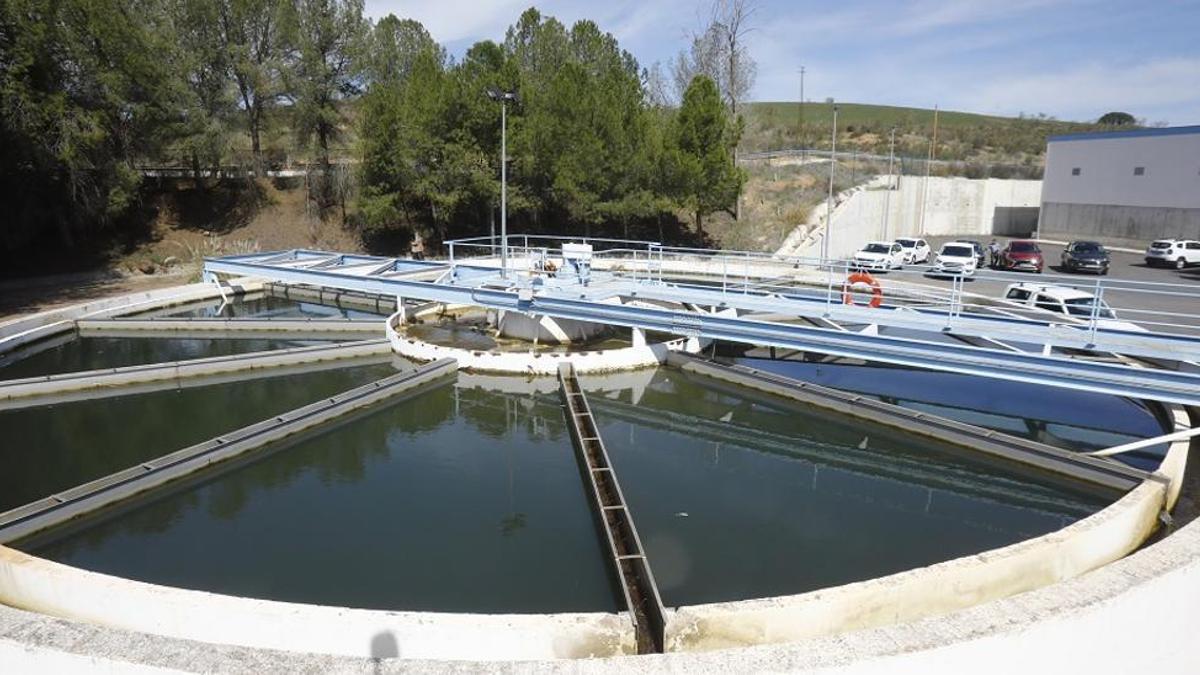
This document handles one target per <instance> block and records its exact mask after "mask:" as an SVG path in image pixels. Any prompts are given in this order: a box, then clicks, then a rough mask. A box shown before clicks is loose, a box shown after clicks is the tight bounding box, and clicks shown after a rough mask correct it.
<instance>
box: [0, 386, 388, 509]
mask: <svg viewBox="0 0 1200 675" xmlns="http://www.w3.org/2000/svg"><path fill="white" fill-rule="evenodd" d="M393 372H395V370H394V368H393V367H392V366H390V365H375V366H355V367H346V368H340V369H336V370H326V371H320V372H316V373H304V374H296V375H283V376H279V377H266V378H261V379H254V380H249V381H242V382H231V383H227V384H215V385H209V386H204V387H196V388H189V389H178V390H173V391H171V390H168V391H160V392H154V393H147V394H134V395H130V396H119V397H110V398H102V399H90V400H84V401H75V402H71V403H63V404H59V405H47V406H40V407H36V408H28V409H23V410H5V411H0V439H3V442H2V443H0V466H3V467H4V471H0V510H7V509H10V508H14V507H16V506H20V505H21V504H25V503H28V502H30V501H33V500H35V499H41V498H42V497H46V496H47V495H50V494H52V493H54V492H57V491H60V490H65V489H68V488H71V487H73V486H75V485H78V484H80V483H83V482H86V481H90V480H94V479H96V478H100V477H101V476H105V475H108V474H110V473H113V472H115V471H119V470H121V469H125V468H128V467H130V466H135V465H137V464H139V463H141V462H145V461H148V460H150V459H154V458H156V457H160V456H162V455H164V454H166V453H168V452H171V451H174V450H178V449H180V448H184V447H187V446H189V445H192V444H195V443H199V442H201V441H205V440H208V439H210V438H213V437H214V436H218V435H220V434H222V433H225V432H227V431H232V430H233V429H238V428H240V427H243V426H246V425H249V424H253V423H254V422H258V421H261V420H263V419H266V418H268V417H270V416H272V415H278V414H279V413H282V412H286V411H288V410H292V409H294V408H298V407H300V406H302V405H305V404H308V403H311V402H313V401H315V400H318V399H320V398H324V397H326V396H332V395H333V394H337V393H340V392H342V391H345V390H347V389H352V388H354V387H356V386H360V385H363V384H366V383H368V382H371V381H374V380H376V379H379V378H380V377H385V376H386V375H388V374H390V373H393Z"/></svg>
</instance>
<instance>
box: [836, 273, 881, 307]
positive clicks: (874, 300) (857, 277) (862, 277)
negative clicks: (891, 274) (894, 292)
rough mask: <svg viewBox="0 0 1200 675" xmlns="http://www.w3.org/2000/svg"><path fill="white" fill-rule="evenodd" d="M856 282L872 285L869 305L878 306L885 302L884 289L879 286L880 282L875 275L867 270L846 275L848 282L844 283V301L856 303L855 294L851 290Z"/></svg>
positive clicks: (851, 303)
mask: <svg viewBox="0 0 1200 675" xmlns="http://www.w3.org/2000/svg"><path fill="white" fill-rule="evenodd" d="M855 284H868V285H870V286H871V300H870V301H869V302H867V306H868V307H878V306H880V305H882V304H883V289H882V288H880V287H879V282H878V281H875V277H873V276H871V275H870V274H867V273H866V272H855V273H854V274H851V275H850V276H848V277H846V283H845V284H843V285H842V302H843V303H845V304H847V305H853V304H854V294H853V293H851V292H850V287H851V286H853V285H855Z"/></svg>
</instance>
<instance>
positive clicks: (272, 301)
mask: <svg viewBox="0 0 1200 675" xmlns="http://www.w3.org/2000/svg"><path fill="white" fill-rule="evenodd" d="M142 316H143V317H175V318H222V319H252V318H255V319H383V318H385V317H386V315H385V314H377V313H374V312H364V311H362V310H357V309H348V308H343V307H334V306H332V305H321V304H317V303H315V302H301V301H298V300H289V299H287V298H276V297H272V296H264V295H261V294H257V295H253V296H248V297H240V298H234V299H233V301H232V302H230V303H228V304H225V305H224V308H222V302H221V301H220V300H217V301H216V302H204V303H195V304H193V305H188V306H186V307H174V308H167V309H160V310H155V311H153V312H147V313H145V314H144V315H142Z"/></svg>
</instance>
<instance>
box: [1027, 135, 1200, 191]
mask: <svg viewBox="0 0 1200 675" xmlns="http://www.w3.org/2000/svg"><path fill="white" fill-rule="evenodd" d="M1136 167H1143V168H1144V169H1145V173H1144V175H1141V176H1135V175H1134V169H1135V168H1136ZM1076 168H1078V169H1079V175H1078V176H1074V175H1072V174H1071V172H1072V170H1073V169H1076ZM1045 176H1046V177H1045V189H1044V190H1043V196H1042V201H1045V202H1050V203H1062V204H1105V205H1114V206H1142V207H1166V208H1177V209H1195V208H1200V127H1195V131H1194V133H1187V134H1172V135H1165V136H1134V137H1125V138H1111V137H1108V138H1106V137H1105V136H1104V135H1103V134H1097V135H1096V137H1095V138H1089V139H1086V140H1083V139H1080V140H1053V139H1051V141H1050V142H1049V143H1047V144H1046V173H1045Z"/></svg>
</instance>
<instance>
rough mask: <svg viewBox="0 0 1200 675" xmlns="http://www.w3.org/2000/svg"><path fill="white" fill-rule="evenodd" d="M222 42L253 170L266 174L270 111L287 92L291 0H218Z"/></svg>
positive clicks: (215, 1) (256, 172)
mask: <svg viewBox="0 0 1200 675" xmlns="http://www.w3.org/2000/svg"><path fill="white" fill-rule="evenodd" d="M213 2H214V3H215V4H216V10H217V16H218V20H219V22H220V24H219V29H220V35H221V45H222V47H223V48H224V49H225V51H226V58H228V59H229V64H230V68H231V72H232V75H233V81H234V84H235V86H236V88H237V94H238V105H239V107H240V109H241V111H242V115H243V117H244V119H245V124H246V133H248V134H249V135H250V148H251V153H252V155H253V163H254V172H255V174H256V175H258V176H260V177H261V176H265V175H266V162H265V160H264V158H263V148H262V137H263V134H264V132H265V130H266V127H267V125H268V124H269V120H268V113H269V112H270V110H271V109H272V108H274V107H275V106H276V105H277V104H278V103H279V100H280V99H281V98H282V97H283V95H284V93H285V89H284V57H285V55H286V50H287V47H288V40H287V38H288V35H287V32H286V28H287V19H288V11H289V9H290V7H289V6H288V0H213Z"/></svg>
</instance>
